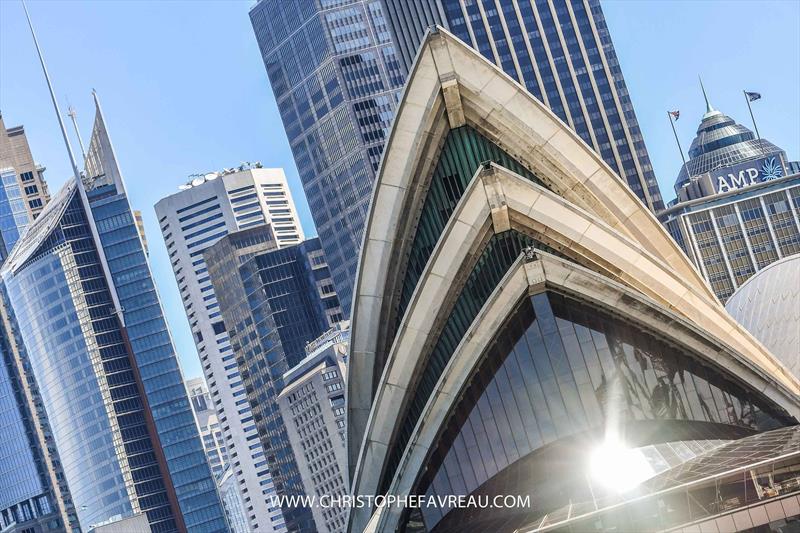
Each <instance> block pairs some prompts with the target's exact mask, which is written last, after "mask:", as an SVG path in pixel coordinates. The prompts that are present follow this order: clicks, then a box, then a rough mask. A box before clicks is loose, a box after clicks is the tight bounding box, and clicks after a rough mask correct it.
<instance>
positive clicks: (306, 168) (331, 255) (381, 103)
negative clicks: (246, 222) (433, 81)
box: [250, 0, 405, 314]
mask: <svg viewBox="0 0 800 533" xmlns="http://www.w3.org/2000/svg"><path fill="white" fill-rule="evenodd" d="M250 19H251V22H252V24H253V29H254V30H255V34H256V39H257V40H258V44H259V47H260V49H261V55H262V56H263V59H264V65H265V66H266V68H267V75H268V76H269V80H270V83H271V85H272V92H273V93H274V95H275V99H276V100H277V103H278V109H279V110H280V113H281V118H282V119H283V125H284V128H285V129H286V135H287V136H288V137H289V144H290V145H291V147H292V152H293V153H294V160H295V162H296V164H297V170H298V171H299V173H300V180H301V181H302V182H303V188H304V190H305V193H306V197H307V198H308V203H309V206H310V207H311V214H312V216H313V217H314V223H315V224H316V226H317V232H318V233H319V238H320V240H321V241H322V247H323V249H324V250H325V255H326V257H327V258H328V262H329V264H330V268H331V273H332V275H333V281H334V283H335V284H336V290H337V292H338V293H339V296H340V298H341V301H342V306H343V307H344V309H345V314H349V310H350V300H351V298H352V293H351V287H352V284H353V278H354V277H355V272H356V263H357V261H358V252H359V248H360V246H361V233H362V230H363V227H364V217H365V216H366V213H367V209H368V208H369V201H370V197H371V195H372V183H373V180H374V178H375V170H376V169H377V168H378V162H379V161H380V157H381V152H382V151H383V143H384V139H385V137H386V134H387V131H388V128H389V125H390V124H391V121H392V117H393V116H394V108H395V105H396V103H397V101H398V99H399V93H400V90H401V89H402V86H403V82H404V79H405V78H404V76H403V75H402V73H401V71H400V64H399V63H398V61H397V58H396V57H395V49H394V47H393V45H392V42H391V34H390V32H389V29H388V27H387V25H386V21H385V19H384V16H383V10H382V7H381V3H380V1H379V0H369V1H365V0H341V1H335V2H332V1H330V0H321V1H319V2H317V1H304V2H284V1H281V0H261V1H260V2H258V4H256V5H255V6H254V7H253V8H252V9H251V10H250Z"/></svg>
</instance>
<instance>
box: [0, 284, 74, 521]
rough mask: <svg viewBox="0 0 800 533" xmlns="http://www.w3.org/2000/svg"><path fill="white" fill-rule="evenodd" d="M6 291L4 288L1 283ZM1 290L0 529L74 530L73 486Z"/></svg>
mask: <svg viewBox="0 0 800 533" xmlns="http://www.w3.org/2000/svg"><path fill="white" fill-rule="evenodd" d="M0 291H2V288H0ZM2 292H3V294H2V295H0V298H2V300H0V421H2V423H0V425H2V430H0V530H1V531H4V532H5V531H9V532H17V531H20V532H22V531H40V530H47V529H51V530H58V531H64V530H66V531H73V530H74V529H75V528H77V527H78V523H77V518H76V516H75V514H74V508H73V506H72V500H71V497H70V495H69V489H68V488H67V486H66V483H65V482H64V480H63V472H62V471H61V469H60V467H59V459H58V451H57V450H55V449H54V448H53V447H52V446H49V445H48V442H49V441H51V439H52V435H51V433H50V430H49V424H48V422H47V417H46V415H45V414H44V409H43V408H42V406H41V401H40V398H39V395H38V388H37V386H36V383H35V381H34V379H33V377H32V375H31V372H30V368H29V366H28V364H27V358H26V356H25V353H24V346H22V345H21V343H20V342H19V338H18V335H17V334H16V333H17V328H16V324H15V320H14V316H13V314H12V313H11V312H10V308H9V306H8V305H7V302H6V300H5V293H4V291H2Z"/></svg>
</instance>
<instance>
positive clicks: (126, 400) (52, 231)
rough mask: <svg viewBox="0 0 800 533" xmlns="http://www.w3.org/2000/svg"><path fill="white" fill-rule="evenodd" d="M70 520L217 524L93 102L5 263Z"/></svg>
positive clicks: (215, 500) (210, 487) (217, 511)
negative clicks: (74, 162)
mask: <svg viewBox="0 0 800 533" xmlns="http://www.w3.org/2000/svg"><path fill="white" fill-rule="evenodd" d="M2 278H3V283H4V284H5V286H6V288H7V290H8V298H9V302H10V304H11V307H12V308H13V309H14V313H15V315H16V319H17V322H18V324H19V329H20V337H21V338H22V340H23V342H24V345H25V348H26V355H27V359H28V361H29V362H30V366H31V369H32V374H33V376H34V377H35V379H36V383H37V384H38V389H39V392H40V394H41V400H42V404H43V407H44V410H45V412H46V414H47V419H48V420H49V424H50V428H51V429H52V436H53V445H54V446H55V448H56V449H57V450H58V452H59V456H60V460H61V465H62V467H63V472H64V478H65V479H66V481H67V484H68V485H69V489H70V493H71V495H72V499H73V501H74V504H75V508H76V512H77V515H78V520H79V522H80V527H81V529H83V530H89V529H91V527H92V526H93V525H97V524H100V523H103V522H107V521H109V520H114V519H117V518H120V517H126V516H130V515H133V514H137V513H145V514H146V516H147V519H148V521H149V523H150V527H151V529H152V531H153V532H168V531H184V530H187V531H196V532H218V531H227V524H226V521H225V515H224V512H223V510H222V505H221V504H220V501H219V497H218V496H217V493H216V488H215V485H214V481H213V479H212V477H211V472H210V470H209V468H208V464H207V462H206V458H205V454H204V452H203V448H202V444H201V442H200V439H199V436H198V432H197V426H196V425H195V421H194V416H193V415H192V411H191V408H190V406H189V400H188V397H187V394H186V390H185V389H184V386H183V380H182V377H181V373H180V369H179V368H178V361H177V358H176V356H175V351H174V348H173V346H172V340H171V338H170V335H169V332H168V331H167V326H166V322H165V320H164V317H163V312H162V310H161V304H160V301H159V298H158V294H157V293H156V288H155V285H154V283H153V280H152V277H151V274H150V268H149V266H148V264H147V259H146V257H145V253H144V249H143V246H142V242H141V238H140V236H139V232H138V230H137V228H136V223H135V219H134V216H133V213H132V210H131V207H130V204H129V203H128V199H127V195H126V191H125V186H124V184H123V181H122V175H121V172H120V169H119V167H118V165H117V163H116V158H115V156H114V152H113V148H112V146H111V142H110V139H109V137H108V134H107V132H106V127H105V122H104V120H103V115H102V113H101V111H100V107H99V105H97V114H96V118H95V125H94V131H93V134H92V137H91V141H90V144H89V153H88V156H87V158H86V172H85V176H82V179H81V181H80V182H78V181H76V179H75V178H73V179H71V180H69V181H68V182H67V184H66V185H65V186H64V187H63V188H62V189H61V191H60V192H59V193H58V194H57V195H56V197H55V198H53V199H52V201H51V202H50V203H49V204H48V205H47V207H46V208H45V209H44V211H42V213H41V214H40V215H39V217H38V218H37V220H36V221H35V222H34V223H33V224H32V225H31V226H30V227H29V228H28V231H27V233H26V234H25V238H24V240H21V241H20V242H19V243H18V245H17V246H16V247H15V248H14V250H13V251H12V252H11V254H10V255H9V257H8V259H7V261H6V262H5V264H4V265H3V268H2Z"/></svg>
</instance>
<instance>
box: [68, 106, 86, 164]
mask: <svg viewBox="0 0 800 533" xmlns="http://www.w3.org/2000/svg"><path fill="white" fill-rule="evenodd" d="M67 115H69V118H71V119H72V126H73V127H74V128H75V135H76V136H77V137H78V146H80V147H81V155H82V156H83V160H84V162H85V161H86V149H85V148H84V147H83V140H82V139H81V131H80V130H79V129H78V119H77V116H78V114H77V113H76V112H75V110H74V109H73V108H72V106H69V107H67Z"/></svg>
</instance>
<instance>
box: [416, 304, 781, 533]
mask: <svg viewBox="0 0 800 533" xmlns="http://www.w3.org/2000/svg"><path fill="white" fill-rule="evenodd" d="M609 420H616V421H617V423H618V424H619V425H620V426H624V425H626V424H630V423H636V422H647V421H652V420H658V421H659V422H660V424H659V427H661V428H662V431H663V427H665V426H664V424H665V423H671V424H673V425H674V426H675V427H677V428H679V427H680V422H682V423H684V424H685V425H686V427H690V428H692V429H691V431H692V432H693V433H692V434H693V435H694V437H695V438H697V437H699V438H709V436H711V438H718V437H716V436H714V435H717V436H718V435H720V434H726V432H731V431H733V433H732V434H731V436H733V435H735V434H736V431H737V430H735V428H740V430H738V431H742V432H745V434H746V432H750V431H760V430H766V429H770V428H774V427H778V426H779V425H782V424H783V423H786V421H787V420H786V419H785V417H784V415H781V414H780V413H776V412H774V411H771V410H770V409H769V408H766V407H765V406H764V405H762V404H761V403H760V402H759V401H758V400H756V399H755V398H754V397H753V396H752V395H751V394H749V393H748V392H746V391H745V390H744V389H743V388H742V387H741V386H740V385H739V384H737V383H734V382H733V381H730V380H728V379H727V378H725V377H724V376H723V375H722V373H721V372H720V371H719V370H718V369H715V368H712V367H710V366H708V365H705V364H702V363H700V362H699V361H698V360H696V359H695V358H693V357H690V356H689V355H687V354H685V353H682V352H681V351H680V350H678V349H676V348H674V347H673V346H671V345H669V344H667V343H665V342H663V341H662V340H660V339H658V338H656V337H654V336H652V335H650V334H648V333H646V332H644V331H642V330H641V329H639V328H638V327H637V326H635V325H633V324H628V323H624V322H622V321H620V320H618V319H615V318H613V317H611V316H609V315H608V314H607V313H605V312H602V311H600V310H598V309H596V308H593V307H591V306H589V305H586V304H583V303H579V302H578V301H576V300H572V299H570V298H567V297H564V296H562V295H560V294H557V293H551V292H545V293H539V294H536V295H534V296H532V297H526V298H524V299H523V301H522V302H521V303H520V304H519V306H518V307H517V309H516V311H515V312H514V313H513V314H512V315H511V317H510V318H509V319H508V321H507V323H506V325H505V326H504V328H503V329H502V330H501V331H500V332H499V333H498V335H497V337H496V338H495V340H494V342H493V343H492V344H491V345H490V346H488V347H487V351H486V352H485V354H484V358H483V360H482V362H481V363H479V367H478V369H477V370H476V372H475V373H474V374H473V376H472V378H471V379H470V380H469V381H468V383H467V385H466V388H465V389H464V390H463V392H462V394H461V399H460V400H459V402H458V403H457V404H456V407H455V409H454V411H453V412H452V415H451V417H450V418H449V421H448V422H447V425H446V427H444V428H443V429H442V433H441V436H440V437H439V440H438V442H437V444H436V446H435V447H434V448H433V451H432V453H431V455H430V459H429V461H428V462H427V468H426V470H425V473H424V474H423V476H422V479H420V481H419V484H418V487H417V488H416V489H415V490H413V491H412V493H416V494H421V493H426V494H429V495H437V494H438V495H445V494H470V493H473V491H475V490H476V489H478V488H479V487H481V486H484V487H485V485H484V484H486V483H487V482H488V483H489V484H490V485H491V480H492V479H493V478H495V477H496V476H509V475H510V476H511V477H512V478H515V476H514V474H513V469H514V468H517V466H518V465H519V464H520V463H517V462H518V461H520V460H521V459H524V458H526V457H527V456H528V455H530V454H532V453H535V452H537V450H540V449H542V448H543V447H545V446H547V445H548V444H553V443H556V442H559V441H560V442H563V441H564V440H565V439H567V438H569V437H573V436H576V435H581V434H585V433H587V432H592V431H594V432H597V431H599V432H600V434H602V430H603V428H604V427H605V425H606V423H607V422H608V421H609ZM697 422H701V423H704V424H699V425H698V424H697ZM705 427H707V428H709V429H708V430H704V429H703V428H705ZM720 427H723V428H732V429H730V430H727V429H722V430H721V429H719V428H720ZM704 431H707V434H706V435H705V436H703V435H702V433H703V432H704ZM667 434H668V435H669V436H670V437H672V438H671V439H670V440H675V436H676V435H679V434H680V432H679V430H675V429H673V430H671V431H670V432H668V433H667ZM740 435H741V433H740ZM664 437H665V434H658V433H657V432H652V433H649V432H647V431H644V432H643V433H642V434H639V435H636V436H635V437H634V436H633V435H628V438H630V439H638V440H640V443H641V444H647V442H644V441H646V440H648V439H650V440H651V442H658V441H659V439H664ZM678 440H680V439H678ZM507 467H511V469H512V470H511V473H510V474H509V472H508V471H506V472H504V470H505V469H506V468H507ZM519 475H520V476H522V478H521V479H527V483H528V485H527V486H528V487H529V488H530V490H533V489H532V488H531V487H532V485H531V481H534V480H531V479H529V478H527V477H525V476H526V475H527V474H523V473H521V472H520V474H519ZM540 484H541V483H533V485H540ZM523 485H524V483H523ZM511 487H513V485H511V484H510V485H509V486H507V487H506V488H511ZM537 490H539V489H537ZM499 492H500V493H505V492H503V491H502V488H501V489H500V491H499ZM495 493H496V492H495ZM561 496H562V497H566V496H565V495H564V494H561ZM551 497H552V496H551ZM538 501H539V503H540V504H541V502H542V500H538ZM554 501H555V500H554ZM567 503H568V501H564V502H563V504H567ZM537 511H539V512H545V511H546V509H541V508H540V509H537ZM422 514H423V518H424V524H425V528H427V529H428V530H430V529H431V528H433V527H434V526H435V525H436V524H437V523H438V522H439V521H440V520H442V518H443V516H442V514H441V513H440V512H439V511H438V510H437V509H435V508H428V509H423V510H422ZM452 526H453V524H452V523H450V525H449V526H448V527H449V528H452ZM461 526H462V527H464V526H465V524H463V523H462V524H461ZM445 530H451V529H445Z"/></svg>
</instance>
